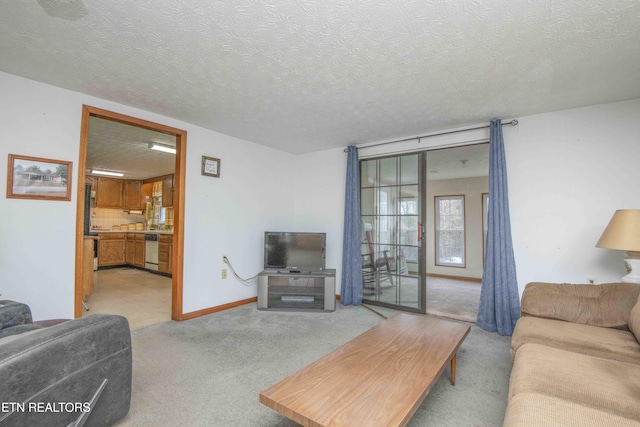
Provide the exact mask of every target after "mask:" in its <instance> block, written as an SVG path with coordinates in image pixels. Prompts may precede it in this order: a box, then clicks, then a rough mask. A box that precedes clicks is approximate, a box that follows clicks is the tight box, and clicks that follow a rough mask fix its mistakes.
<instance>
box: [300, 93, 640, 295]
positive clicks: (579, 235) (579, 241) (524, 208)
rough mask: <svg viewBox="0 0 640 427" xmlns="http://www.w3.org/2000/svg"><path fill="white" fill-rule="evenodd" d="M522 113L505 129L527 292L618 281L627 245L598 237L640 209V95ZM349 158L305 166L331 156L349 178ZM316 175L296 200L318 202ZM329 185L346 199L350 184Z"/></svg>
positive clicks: (483, 135) (431, 142) (473, 137)
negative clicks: (549, 285) (605, 244)
mask: <svg viewBox="0 0 640 427" xmlns="http://www.w3.org/2000/svg"><path fill="white" fill-rule="evenodd" d="M509 119H511V118H509ZM518 120H519V121H520V124H519V125H518V126H516V127H511V126H504V127H503V132H504V140H505V147H506V148H505V151H506V157H507V165H508V178H509V197H510V205H511V225H512V234H513V241H514V253H515V258H516V268H517V275H518V283H519V287H520V290H522V289H523V288H524V286H525V285H526V283H528V282H531V281H554V282H572V283H585V281H586V278H587V277H595V278H596V279H597V282H598V283H604V282H610V281H618V280H619V279H620V277H622V275H623V274H624V267H623V262H622V260H623V259H624V253H623V252H620V251H611V250H606V249H599V248H596V247H595V244H596V242H597V240H598V238H599V237H600V234H601V233H602V231H603V230H604V228H605V227H606V225H607V223H608V222H609V219H610V218H611V216H612V215H613V213H614V211H615V210H616V209H623V208H640V191H639V190H638V188H637V183H638V182H640V168H639V167H638V166H637V164H638V159H639V158H640V99H636V100H631V101H625V102H617V103H611V104H603V105H595V106H590V107H585V108H578V109H571V110H565V111H558V112H553V113H548V114H540V115H535V116H526V117H518ZM488 136H489V132H488V130H478V131H474V132H470V133H463V134H454V135H448V136H443V137H437V138H428V139H423V140H422V141H421V142H420V143H418V142H417V141H408V142H406V143H402V144H391V145H386V146H379V147H375V148H363V149H361V150H360V156H361V158H363V157H374V156H377V155H384V154H388V153H392V152H397V151H400V150H420V149H424V148H426V147H434V146H439V145H442V144H455V143H457V142H460V141H462V140H464V139H467V140H469V141H474V142H479V141H483V140H484V141H487V140H488ZM343 157H344V158H345V159H344V160H343ZM345 162H346V155H345V154H344V153H343V152H342V150H340V151H339V153H338V152H331V153H330V155H329V154H327V153H325V152H320V153H312V154H308V155H307V156H306V159H305V164H314V163H317V164H322V165H323V167H322V169H323V171H324V173H325V175H327V176H338V175H341V176H344V173H345V168H346V166H345ZM315 181H316V179H315V178H314V179H309V180H308V181H304V177H300V181H299V182H297V183H296V185H297V187H298V188H306V189H307V191H305V192H300V194H298V197H297V198H296V206H301V205H304V204H306V203H307V200H308V201H309V205H310V206H311V205H313V204H314V202H313V200H314V195H315V194H316V192H315V191H313V188H314V187H315V186H317V185H318V183H317V182H315ZM336 181H337V180H336ZM307 184H308V185H307ZM322 191H323V192H327V191H334V192H335V193H336V194H339V195H341V196H342V197H343V196H344V183H343V182H340V183H339V185H338V183H336V185H335V188H334V189H333V190H330V189H327V188H323V189H322ZM335 203H336V205H335V206H334V207H333V208H329V207H328V209H329V212H327V215H326V217H324V218H323V220H324V221H325V222H326V223H330V224H334V228H335V229H336V230H337V229H338V227H337V226H336V225H335V224H341V222H342V216H343V212H342V210H343V206H344V202H343V201H342V200H340V201H339V202H338V201H336V202H335ZM338 203H339V204H338ZM330 215H333V217H331V218H330V217H329V216H330ZM338 265H340V263H339V264H338Z"/></svg>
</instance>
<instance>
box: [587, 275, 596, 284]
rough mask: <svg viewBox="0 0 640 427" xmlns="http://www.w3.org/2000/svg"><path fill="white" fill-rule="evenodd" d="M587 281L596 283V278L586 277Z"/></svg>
mask: <svg viewBox="0 0 640 427" xmlns="http://www.w3.org/2000/svg"><path fill="white" fill-rule="evenodd" d="M587 283H589V284H590V285H595V284H596V278H595V277H587Z"/></svg>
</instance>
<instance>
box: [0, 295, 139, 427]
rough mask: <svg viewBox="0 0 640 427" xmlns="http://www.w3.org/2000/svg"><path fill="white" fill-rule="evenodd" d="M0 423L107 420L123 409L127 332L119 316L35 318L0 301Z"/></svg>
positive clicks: (128, 369) (127, 377)
mask: <svg viewBox="0 0 640 427" xmlns="http://www.w3.org/2000/svg"><path fill="white" fill-rule="evenodd" d="M0 384H1V386H0V426H5V425H7V426H68V425H73V426H81V425H85V426H108V425H111V424H113V423H114V422H115V421H116V420H118V419H120V418H122V417H124V416H125V415H126V414H127V413H128V412H129V405H130V401H131V333H130V330H129V323H128V322H127V319H126V318H124V317H122V316H115V315H107V314H94V315H91V316H88V317H84V318H79V319H75V320H67V321H63V320H54V321H48V322H33V321H32V318H31V312H30V310H29V307H28V306H26V305H24V304H20V303H15V302H12V301H0Z"/></svg>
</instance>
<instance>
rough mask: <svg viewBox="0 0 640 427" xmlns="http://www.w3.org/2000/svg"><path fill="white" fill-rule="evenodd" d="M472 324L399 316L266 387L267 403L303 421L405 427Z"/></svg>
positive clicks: (452, 363)
mask: <svg viewBox="0 0 640 427" xmlns="http://www.w3.org/2000/svg"><path fill="white" fill-rule="evenodd" d="M469 330H470V327H469V325H465V324H461V323H456V322H452V321H447V320H440V319H436V318H432V317H427V316H420V315H411V314H404V313H403V314H397V315H395V316H393V317H390V318H389V319H386V320H385V321H383V322H382V323H380V324H378V325H377V326H374V327H373V328H371V329H369V330H368V331H367V332H365V333H363V334H361V335H359V336H357V337H356V338H354V339H352V340H351V341H349V342H347V343H346V344H344V345H342V346H341V347H339V348H337V349H336V350H334V351H332V352H331V353H329V354H327V355H326V356H323V357H322V358H320V359H318V360H317V361H315V362H314V363H312V364H311V365H309V366H307V367H305V368H303V369H301V370H299V371H298V372H296V373H294V374H292V375H290V376H288V377H287V378H285V379H283V380H282V381H280V382H278V383H276V384H274V385H273V386H271V387H269V388H267V389H266V390H263V391H262V392H261V393H260V402H261V403H263V404H264V405H266V406H268V407H269V408H271V409H273V410H275V411H277V412H279V413H280V414H282V415H284V416H285V417H288V418H290V419H292V420H294V421H296V422H297V423H300V424H302V425H303V426H347V425H351V426H353V425H358V426H403V425H405V424H406V423H408V422H409V420H410V419H411V417H412V416H413V414H414V413H415V411H416V409H418V407H419V406H420V404H421V403H422V401H423V400H424V398H425V397H426V396H427V394H428V393H429V391H430V390H431V388H432V387H433V386H434V384H435V383H436V382H437V381H438V378H440V375H441V374H442V372H443V371H444V369H445V368H446V366H447V364H450V366H451V384H452V385H455V378H456V376H455V375H456V352H457V351H458V348H459V347H460V345H461V344H462V341H464V339H465V337H466V336H467V335H468V334H469Z"/></svg>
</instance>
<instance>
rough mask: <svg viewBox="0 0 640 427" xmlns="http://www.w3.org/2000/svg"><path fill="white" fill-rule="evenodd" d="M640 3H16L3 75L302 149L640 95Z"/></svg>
mask: <svg viewBox="0 0 640 427" xmlns="http://www.w3.org/2000/svg"><path fill="white" fill-rule="evenodd" d="M639 69H640V2H639V1H638V0H482V1H481V0H466V1H451V0H449V1H447V0H402V1H381V0H375V1H374V0H359V1H348V0H238V1H215V0H189V1H185V0H147V1H138V2H134V1H131V0H109V1H98V0H39V1H38V2H35V1H25V0H4V1H3V2H2V7H1V8H0V70H2V71H5V72H8V73H12V74H16V75H20V76H24V77H27V78H30V79H33V80H37V81H42V82H45V83H49V84H52V85H55V86H60V87H64V88H68V89H71V90H75V91H79V92H83V93H87V94H90V95H94V96H97V97H100V98H104V99H109V100H113V101H116V102H119V103H122V104H126V105H131V106H135V107H139V108H141V109H144V110H148V111H153V112H157V113H160V114H163V115H167V116H170V117H174V118H177V119H181V120H184V121H186V122H189V123H193V124H197V125H200V126H203V127H205V128H209V129H213V130H216V131H219V132H222V133H225V134H229V135H233V136H236V137H239V138H243V139H246V140H249V141H253V142H257V143H260V144H265V145H268V146H272V147H275V148H278V149H281V150H285V151H289V152H292V153H303V152H311V151H316V150H321V149H326V148H332V147H343V146H346V145H348V144H353V143H366V142H375V141H382V140H389V139H395V138H401V137H407V136H415V135H423V134H426V133H430V132H435V131H438V130H442V129H448V128H452V127H457V126H464V125H467V124H477V123H485V122H488V121H489V120H490V119H492V118H505V119H506V118H511V117H518V116H522V115H528V114H535V113H539V112H547V111H554V110H560V109H565V108H572V107H578V106H584V105H591V104H597V103H604V102H611V101H618V100H623V99H631V98H637V97H640V72H638V70H639Z"/></svg>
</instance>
